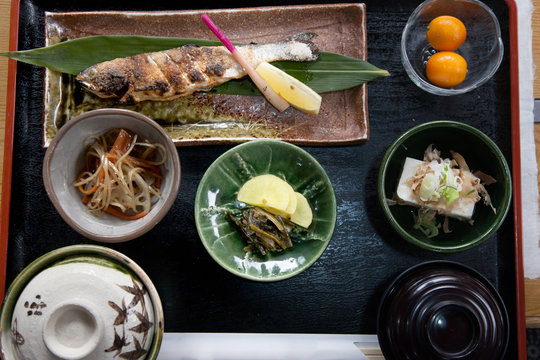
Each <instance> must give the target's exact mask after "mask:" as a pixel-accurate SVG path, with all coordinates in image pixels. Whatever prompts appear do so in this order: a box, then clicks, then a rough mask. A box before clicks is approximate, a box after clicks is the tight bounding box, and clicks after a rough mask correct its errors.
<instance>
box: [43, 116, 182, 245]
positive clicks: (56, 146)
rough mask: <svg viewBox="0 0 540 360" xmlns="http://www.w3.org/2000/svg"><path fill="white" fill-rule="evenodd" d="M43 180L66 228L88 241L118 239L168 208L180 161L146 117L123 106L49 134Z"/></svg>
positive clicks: (128, 237) (133, 234)
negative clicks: (68, 227)
mask: <svg viewBox="0 0 540 360" xmlns="http://www.w3.org/2000/svg"><path fill="white" fill-rule="evenodd" d="M43 182H44V184H45V189H46V191H47V194H48V195H49V198H50V200H51V202H52V203H53V205H54V207H55V208H56V210H57V211H58V212H59V214H60V215H61V216H62V218H63V219H64V220H65V221H66V222H67V223H68V224H69V225H70V226H71V227H72V228H73V229H75V230H76V231H77V232H79V233H80V234H82V235H84V236H86V237H88V238H90V239H93V240H97V241H102V242H122V241H127V240H131V239H133V238H136V237H138V236H141V235H142V234H144V233H146V232H148V231H149V230H151V229H152V228H153V227H154V226H156V225H157V224H158V223H159V221H160V220H161V219H162V218H163V217H164V216H165V214H166V213H167V212H168V210H169V209H170V207H171V206H172V204H173V202H174V201H175V199H176V196H177V194H178V189H179V186H180V160H179V157H178V152H177V151H176V148H175V146H174V144H173V142H172V141H171V139H170V138H169V137H168V136H167V134H166V133H165V132H164V131H163V129H162V128H161V127H160V126H159V125H158V124H157V123H155V122H154V121H153V120H151V119H149V118H147V117H146V116H144V115H141V114H139V113H136V112H134V111H129V110H122V109H101V110H94V111H89V112H86V113H84V114H82V115H79V116H77V117H75V118H73V119H71V120H70V121H68V122H67V123H66V124H65V125H64V126H63V127H62V128H61V129H60V130H59V131H58V133H57V134H56V135H55V137H54V139H53V141H52V142H51V145H50V146H49V148H48V149H47V152H46V154H45V160H44V164H43Z"/></svg>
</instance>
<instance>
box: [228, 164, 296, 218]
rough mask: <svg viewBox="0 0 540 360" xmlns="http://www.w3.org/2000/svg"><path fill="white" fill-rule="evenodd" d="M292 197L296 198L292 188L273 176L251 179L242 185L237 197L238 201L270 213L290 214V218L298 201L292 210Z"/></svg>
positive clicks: (266, 175)
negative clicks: (274, 211) (273, 211)
mask: <svg viewBox="0 0 540 360" xmlns="http://www.w3.org/2000/svg"><path fill="white" fill-rule="evenodd" d="M291 193H292V194H293V196H291ZM292 197H294V190H293V188H292V186H291V185H289V184H288V183H287V182H286V181H285V180H282V179H280V178H279V177H277V176H275V175H272V174H265V175H259V176H256V177H254V178H251V179H250V180H248V181H247V182H246V183H245V184H244V185H242V187H241V188H240V190H239V191H238V195H237V198H238V201H241V202H244V203H246V204H250V205H254V206H260V207H263V208H265V209H267V210H268V211H270V212H272V210H276V211H277V212H283V213H288V214H289V216H290V214H292V213H294V211H295V210H296V201H294V208H292V207H293V206H292V205H293V204H290V202H291V198H292ZM294 200H296V198H295V199H294Z"/></svg>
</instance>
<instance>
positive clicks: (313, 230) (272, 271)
mask: <svg viewBox="0 0 540 360" xmlns="http://www.w3.org/2000/svg"><path fill="white" fill-rule="evenodd" d="M262 174H274V175H276V176H279V177H281V178H283V179H284V180H286V181H287V182H288V183H289V184H290V185H291V186H292V187H293V188H294V190H295V191H297V192H300V193H301V194H303V195H304V196H305V197H306V199H307V200H308V202H309V203H310V205H311V207H312V209H313V222H312V224H311V225H310V227H309V229H308V230H309V231H310V234H311V235H312V238H313V239H317V240H306V241H301V242H295V243H294V245H293V247H292V248H289V249H286V250H284V251H282V252H273V253H267V254H266V255H264V256H262V255H261V254H260V253H259V252H256V251H250V252H248V253H246V252H244V250H243V249H244V247H245V246H246V243H245V242H244V241H243V240H242V239H241V238H240V236H239V235H238V233H237V232H236V230H235V229H234V228H233V227H232V225H231V224H230V223H229V222H228V221H227V220H226V219H225V216H224V213H225V210H224V209H225V208H228V207H230V206H235V205H236V204H239V203H238V202H237V200H236V195H237V193H238V190H239V189H240V187H241V186H242V185H243V184H244V183H245V182H246V181H247V180H249V179H250V178H252V177H254V176H257V175H262ZM336 212H337V210H336V198H335V195H334V189H333V188H332V184H331V183H330V180H329V179H328V176H327V175H326V173H325V171H324V169H323V168H322V167H321V165H320V164H319V163H318V162H317V161H316V160H315V159H314V158H313V157H312V156H311V155H310V154H308V153H307V152H306V151H304V150H302V149H300V148H299V147H297V146H295V145H291V144H289V143H285V142H282V141H277V140H256V141H251V142H247V143H244V144H241V145H238V146H236V147H234V148H232V149H230V150H229V151H227V152H225V153H224V154H223V155H221V156H220V157H219V158H218V159H217V160H216V161H214V163H213V164H212V165H210V167H209V168H208V170H207V171H206V173H205V174H204V176H203V178H202V180H201V183H200V184H199V188H198V189H197V195H196V198H195V222H196V224H197V231H198V232H199V236H200V238H201V240H202V243H203V245H204V246H205V248H206V249H207V250H208V252H209V254H210V255H211V256H212V258H214V260H216V261H217V263H218V264H219V265H221V266H222V267H223V268H225V269H226V270H228V271H230V272H231V273H233V274H235V275H238V276H240V277H243V278H246V279H251V280H256V281H276V280H283V279H287V278H290V277H292V276H294V275H297V274H299V273H301V272H302V271H304V270H306V269H307V268H309V267H310V266H311V265H312V264H313V263H314V262H315V261H316V260H317V259H318V258H319V257H320V256H321V254H322V253H323V252H324V250H325V249H326V247H327V245H328V242H329V241H330V238H331V237H332V233H333V231H334V226H335V223H336Z"/></svg>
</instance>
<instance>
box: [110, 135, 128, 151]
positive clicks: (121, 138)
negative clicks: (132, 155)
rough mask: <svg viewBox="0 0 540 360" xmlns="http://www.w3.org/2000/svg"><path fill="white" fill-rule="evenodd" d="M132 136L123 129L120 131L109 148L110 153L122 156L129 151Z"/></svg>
mask: <svg viewBox="0 0 540 360" xmlns="http://www.w3.org/2000/svg"><path fill="white" fill-rule="evenodd" d="M131 139H132V136H131V135H130V134H129V133H128V132H127V131H126V130H124V129H121V130H120V132H119V133H118V136H117V137H116V140H115V141H114V144H113V145H112V147H111V150H110V152H111V153H119V154H124V153H126V152H127V151H128V150H129V146H130V145H131Z"/></svg>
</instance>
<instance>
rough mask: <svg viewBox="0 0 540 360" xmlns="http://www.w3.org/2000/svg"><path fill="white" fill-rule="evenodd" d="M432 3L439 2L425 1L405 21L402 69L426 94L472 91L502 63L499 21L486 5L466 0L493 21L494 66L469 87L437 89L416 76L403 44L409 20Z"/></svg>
mask: <svg viewBox="0 0 540 360" xmlns="http://www.w3.org/2000/svg"><path fill="white" fill-rule="evenodd" d="M433 1H440V0H425V1H424V2H422V3H421V4H420V5H418V7H417V8H416V9H415V10H414V11H413V12H412V13H411V15H410V16H409V20H408V21H407V25H405V28H404V29H403V33H402V35H401V63H402V64H403V67H404V68H405V71H406V72H407V75H409V77H410V79H411V80H412V81H413V82H414V83H415V84H416V85H418V87H420V88H421V89H423V90H425V91H428V92H430V93H432V94H435V95H443V96H452V95H459V94H464V93H466V92H469V91H471V90H474V89H476V88H477V87H479V86H481V85H483V84H485V83H486V82H487V81H488V80H489V79H490V78H491V77H492V76H493V75H494V74H495V72H497V70H498V69H499V66H500V65H501V62H502V59H503V56H504V45H503V41H502V38H501V27H500V25H499V20H498V19H497V17H496V16H495V14H494V13H493V11H492V10H491V9H490V8H489V7H488V6H487V5H486V4H484V3H483V2H481V1H478V0H466V1H467V2H471V3H475V4H477V5H479V6H481V7H482V8H483V9H484V10H485V11H486V13H488V14H489V15H490V16H491V18H492V19H493V22H494V24H495V30H496V32H497V43H498V46H499V47H500V51H499V55H498V57H497V60H496V63H495V66H493V67H492V68H491V70H490V71H489V73H487V74H486V76H484V77H483V78H482V79H480V80H479V81H477V82H476V83H473V84H471V85H470V86H467V87H464V88H460V89H445V88H441V87H438V86H435V85H433V84H431V83H430V82H428V81H426V80H424V79H423V78H421V77H420V76H418V74H417V73H416V71H415V70H414V69H413V67H412V65H411V62H410V60H409V57H408V56H407V47H406V46H407V44H406V42H405V40H406V38H407V35H408V33H409V28H410V19H413V18H415V17H416V16H417V15H418V13H419V12H420V11H421V10H422V8H423V7H424V6H426V5H427V4H428V3H431V2H433Z"/></svg>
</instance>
